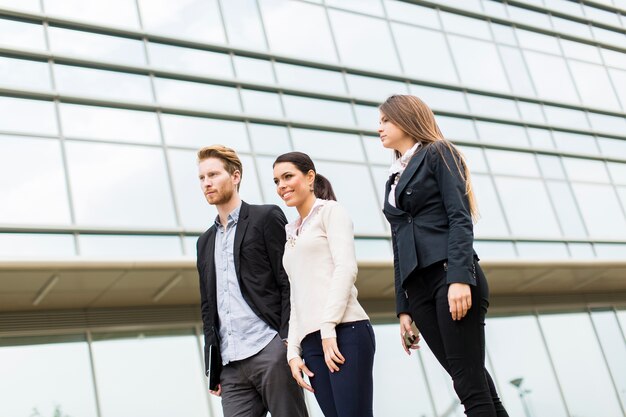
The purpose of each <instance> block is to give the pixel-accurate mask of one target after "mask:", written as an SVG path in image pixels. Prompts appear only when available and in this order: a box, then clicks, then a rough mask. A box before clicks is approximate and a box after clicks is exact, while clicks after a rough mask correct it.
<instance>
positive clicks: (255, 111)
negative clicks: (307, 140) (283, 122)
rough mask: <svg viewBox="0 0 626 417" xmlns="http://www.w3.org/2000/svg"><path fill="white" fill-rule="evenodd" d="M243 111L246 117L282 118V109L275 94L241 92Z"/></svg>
mask: <svg viewBox="0 0 626 417" xmlns="http://www.w3.org/2000/svg"><path fill="white" fill-rule="evenodd" d="M241 99H242V101H243V111H244V112H245V113H246V114H248V115H255V116H261V117H270V118H282V117H283V109H282V107H281V105H280V97H279V96H278V94H276V93H266V92H264V91H257V90H241Z"/></svg>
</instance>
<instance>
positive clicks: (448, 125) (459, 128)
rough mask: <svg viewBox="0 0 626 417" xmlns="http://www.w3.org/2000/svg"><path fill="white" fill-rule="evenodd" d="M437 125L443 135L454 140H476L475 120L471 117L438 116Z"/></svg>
mask: <svg viewBox="0 0 626 417" xmlns="http://www.w3.org/2000/svg"><path fill="white" fill-rule="evenodd" d="M436 120H437V125H439V129H441V132H442V133H443V135H444V136H445V137H446V138H448V139H452V140H471V141H475V140H476V139H477V137H476V131H475V130H474V122H473V121H472V120H471V119H459V118H456V117H447V116H437V118H436Z"/></svg>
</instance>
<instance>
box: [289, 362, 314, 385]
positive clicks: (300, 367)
mask: <svg viewBox="0 0 626 417" xmlns="http://www.w3.org/2000/svg"><path fill="white" fill-rule="evenodd" d="M289 367H290V368H291V376H292V377H293V379H295V380H296V382H297V383H298V385H300V386H301V387H302V388H304V389H305V390H307V391H311V392H314V391H313V387H312V386H310V385H309V384H307V383H306V382H305V381H304V378H303V377H302V372H304V373H305V374H306V375H307V376H308V377H309V378H312V377H313V372H311V371H310V370H309V368H307V367H306V365H305V364H304V361H303V360H302V358H300V357H297V358H293V359H291V360H290V361H289Z"/></svg>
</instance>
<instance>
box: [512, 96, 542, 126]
mask: <svg viewBox="0 0 626 417" xmlns="http://www.w3.org/2000/svg"><path fill="white" fill-rule="evenodd" d="M517 108H518V109H519V111H520V113H521V114H522V120H524V121H526V122H531V123H540V124H544V123H545V122H546V119H545V117H544V116H543V110H542V109H541V104H537V103H528V102H526V101H518V102H517Z"/></svg>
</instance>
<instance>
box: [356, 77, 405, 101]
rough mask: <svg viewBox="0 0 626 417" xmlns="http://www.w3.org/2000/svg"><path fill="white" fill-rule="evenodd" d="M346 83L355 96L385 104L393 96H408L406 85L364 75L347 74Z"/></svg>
mask: <svg viewBox="0 0 626 417" xmlns="http://www.w3.org/2000/svg"><path fill="white" fill-rule="evenodd" d="M346 81H347V82H348V88H349V89H350V92H351V93H352V95H353V96H355V97H359V98H365V99H369V100H375V101H379V102H381V103H382V102H383V101H385V100H386V99H387V97H389V96H390V95H392V94H406V93H407V88H406V84H405V83H401V82H398V81H390V80H381V79H379V78H371V77H364V76H362V75H354V74H347V75H346Z"/></svg>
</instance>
